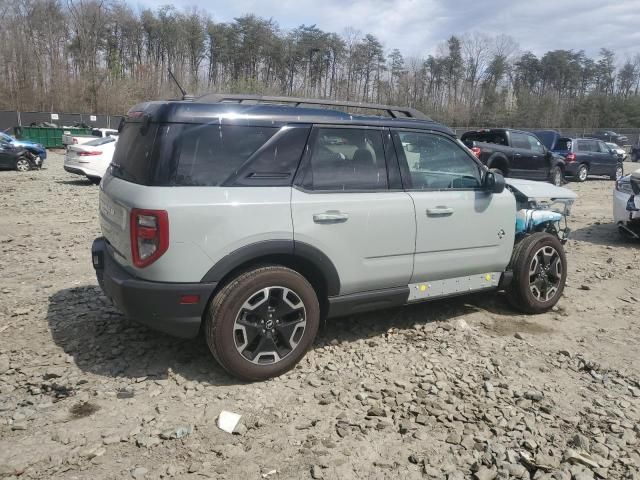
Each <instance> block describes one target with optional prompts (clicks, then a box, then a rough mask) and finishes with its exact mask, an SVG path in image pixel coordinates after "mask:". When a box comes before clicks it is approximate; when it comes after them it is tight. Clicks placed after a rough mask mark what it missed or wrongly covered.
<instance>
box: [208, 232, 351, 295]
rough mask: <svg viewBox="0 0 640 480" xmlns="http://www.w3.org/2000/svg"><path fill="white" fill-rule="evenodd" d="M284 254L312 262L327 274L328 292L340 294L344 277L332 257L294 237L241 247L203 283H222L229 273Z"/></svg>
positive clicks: (222, 260) (226, 258)
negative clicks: (341, 279) (341, 276)
mask: <svg viewBox="0 0 640 480" xmlns="http://www.w3.org/2000/svg"><path fill="white" fill-rule="evenodd" d="M283 257H284V258H289V259H291V260H293V261H295V260H302V261H304V262H306V263H308V264H311V265H312V266H313V267H314V268H315V269H316V270H317V271H318V272H320V273H321V274H322V276H323V277H324V281H325V282H326V287H327V292H326V293H327V295H328V296H334V295H338V294H339V293H340V276H339V275H338V270H337V269H336V267H335V265H334V264H333V262H332V261H331V260H330V259H329V257H327V255H325V254H324V253H323V252H322V251H321V250H319V249H318V248H316V247H314V246H312V245H309V244H307V243H304V242H297V241H294V240H264V241H261V242H256V243H251V244H249V245H245V246H244V247H240V248H238V249H237V250H234V251H233V252H231V253H229V254H228V255H225V256H224V257H223V258H222V259H220V260H219V261H218V262H217V263H216V264H215V265H214V266H213V267H211V268H210V269H209V271H208V272H207V273H206V274H205V275H204V277H202V280H200V282H201V283H214V282H221V281H222V280H223V279H224V278H225V277H226V276H227V275H229V274H230V273H231V272H233V271H234V270H236V269H237V268H239V267H242V266H243V265H245V264H250V263H251V262H254V261H260V260H263V259H264V260H268V259H270V258H283Z"/></svg>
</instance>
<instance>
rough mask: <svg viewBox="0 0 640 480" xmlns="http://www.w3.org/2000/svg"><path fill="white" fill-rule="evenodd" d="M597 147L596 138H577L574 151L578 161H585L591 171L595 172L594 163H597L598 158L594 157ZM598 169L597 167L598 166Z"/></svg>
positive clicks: (579, 162)
mask: <svg viewBox="0 0 640 480" xmlns="http://www.w3.org/2000/svg"><path fill="white" fill-rule="evenodd" d="M595 148H596V145H595V141H594V140H583V139H578V140H576V146H575V147H574V152H575V154H576V162H577V163H578V164H581V163H585V164H587V165H588V166H589V172H590V173H594V172H593V167H594V163H596V159H595V158H594V157H593V155H594V151H593V150H594V149H595ZM596 170H597V167H596Z"/></svg>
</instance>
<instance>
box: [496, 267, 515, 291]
mask: <svg viewBox="0 0 640 480" xmlns="http://www.w3.org/2000/svg"><path fill="white" fill-rule="evenodd" d="M512 280H513V272H512V271H506V272H503V273H502V277H500V283H498V288H499V289H500V290H503V289H505V288H507V287H508V286H509V285H511V281H512Z"/></svg>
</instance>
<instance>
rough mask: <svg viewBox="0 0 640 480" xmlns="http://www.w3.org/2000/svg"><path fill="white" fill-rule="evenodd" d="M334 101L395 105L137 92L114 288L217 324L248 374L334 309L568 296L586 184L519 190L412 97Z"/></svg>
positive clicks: (230, 362)
mask: <svg viewBox="0 0 640 480" xmlns="http://www.w3.org/2000/svg"><path fill="white" fill-rule="evenodd" d="M292 101H293V102H294V104H293V105H291V104H290V103H289V102H292ZM247 102H249V104H247ZM284 102H287V104H281V103H284ZM318 103H323V104H324V103H331V102H318ZM301 104H303V105H301ZM331 106H332V107H337V106H343V107H344V106H346V107H349V108H373V109H376V110H378V111H380V110H382V111H383V112H384V113H387V114H388V115H389V118H385V117H381V116H366V115H354V114H350V113H345V112H343V111H337V110H331V109H320V108H310V107H314V105H313V104H312V101H310V100H306V101H305V102H301V101H299V100H291V99H283V98H266V97H238V96H226V97H222V96H215V95H214V96H205V97H202V98H200V99H197V100H195V101H166V102H149V103H145V104H140V105H137V106H135V107H134V108H132V109H131V110H130V111H129V113H128V114H127V116H126V118H125V120H124V121H123V124H122V125H121V128H120V137H119V142H118V146H117V148H116V152H115V155H114V159H113V162H112V165H111V167H110V169H109V171H108V172H107V174H106V175H105V177H104V178H103V180H102V183H101V186H100V200H99V202H100V207H99V208H100V221H101V228H102V233H103V236H102V237H100V238H98V239H96V240H95V241H94V244H93V248H92V254H93V264H94V267H95V269H96V272H97V277H98V280H99V283H100V285H101V286H102V288H103V290H104V291H105V293H106V294H107V296H109V297H110V298H111V299H112V300H113V301H114V303H115V304H116V305H117V306H118V307H119V308H120V309H121V310H122V311H123V312H124V313H125V314H126V315H127V316H129V317H131V318H134V319H136V320H139V321H141V322H143V323H146V324H147V325H149V326H152V327H154V328H157V329H160V330H163V331H165V332H168V333H170V334H173V335H176V336H180V337H193V336H196V335H197V334H198V332H200V331H204V334H205V336H206V339H207V342H208V344H209V347H210V349H211V351H212V353H213V355H214V356H215V357H216V359H217V360H218V361H219V362H220V363H221V364H222V366H223V367H225V368H226V369H227V370H228V371H229V372H230V373H232V374H234V375H236V376H239V377H241V378H245V379H250V380H258V379H264V378H268V377H271V376H274V375H278V374H280V373H282V372H284V371H286V370H288V369H289V368H291V367H293V366H294V365H295V364H296V363H297V361H299V360H300V358H302V356H303V355H304V353H305V351H306V350H307V349H308V348H309V347H310V345H311V344H312V342H313V339H314V337H315V335H316V332H317V329H318V325H319V321H320V319H321V318H324V317H327V316H341V315H348V314H351V313H357V312H365V311H370V310H374V309H380V308H387V307H393V306H399V305H404V304H407V303H412V302H418V301H423V300H429V299H435V298H443V297H448V296H452V295H457V294H462V293H468V292H474V291H483V290H496V289H506V290H507V293H508V298H509V299H510V301H511V303H513V304H514V305H515V306H517V307H518V308H520V309H521V310H524V311H526V312H530V313H537V312H541V311H545V310H548V309H549V308H551V307H552V306H553V305H555V303H556V302H557V301H558V299H559V297H560V296H561V294H562V289H563V287H564V282H565V278H566V258H565V255H564V250H563V247H562V243H563V242H562V240H563V239H564V236H565V234H566V229H565V228H564V226H563V225H562V222H565V221H566V219H565V215H566V214H567V213H568V211H567V210H568V208H569V207H570V205H571V203H572V202H573V199H574V198H575V194H573V192H571V191H569V190H567V189H563V188H558V187H554V186H552V185H549V184H542V183H540V184H539V183H537V182H530V181H525V180H509V183H510V184H509V185H507V188H504V187H505V181H504V179H503V178H502V177H501V176H500V175H497V174H493V173H492V172H489V171H488V170H487V169H486V167H484V166H483V165H482V164H481V163H480V162H479V161H478V160H477V159H476V158H475V156H474V155H473V154H472V153H471V152H470V151H469V150H468V149H467V148H466V147H465V146H464V145H463V144H462V143H461V142H459V141H458V140H457V139H456V138H455V135H454V134H453V132H452V131H451V130H450V129H449V128H447V127H445V126H443V125H440V124H438V123H436V122H433V121H431V120H429V119H427V118H426V117H424V116H423V115H422V114H420V113H419V112H416V111H414V110H411V109H401V108H399V107H387V106H380V105H364V104H348V103H346V102H343V103H340V102H333V104H332V105H331ZM554 205H555V207H554ZM558 205H560V207H559V208H556V207H558Z"/></svg>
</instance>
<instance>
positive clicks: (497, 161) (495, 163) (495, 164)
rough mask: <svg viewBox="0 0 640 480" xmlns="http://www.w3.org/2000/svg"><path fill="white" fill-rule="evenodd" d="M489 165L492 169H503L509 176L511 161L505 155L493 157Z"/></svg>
mask: <svg viewBox="0 0 640 480" xmlns="http://www.w3.org/2000/svg"><path fill="white" fill-rule="evenodd" d="M487 167H489V168H490V169H491V168H498V169H500V170H501V171H502V173H504V175H505V176H507V175H508V173H509V163H508V162H507V159H506V158H504V157H495V158H493V159H491V160H490V161H489V163H488V164H487Z"/></svg>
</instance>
